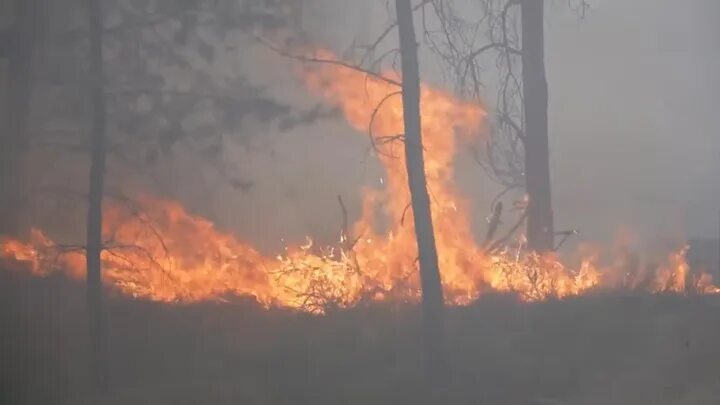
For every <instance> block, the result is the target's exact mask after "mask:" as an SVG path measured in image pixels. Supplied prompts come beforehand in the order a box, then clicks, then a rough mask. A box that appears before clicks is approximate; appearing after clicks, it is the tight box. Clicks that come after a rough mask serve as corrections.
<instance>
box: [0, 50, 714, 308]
mask: <svg viewBox="0 0 720 405" xmlns="http://www.w3.org/2000/svg"><path fill="white" fill-rule="evenodd" d="M316 56H317V57H318V58H322V59H333V55H332V54H330V53H328V52H324V51H319V52H318V53H317V55H316ZM389 77H392V78H393V79H397V76H395V75H392V74H389ZM303 80H304V83H305V85H306V87H307V89H308V90H309V91H310V92H311V93H313V94H315V95H317V96H319V97H321V98H323V99H324V100H326V101H327V102H329V103H332V104H334V105H337V106H338V107H339V108H340V110H341V111H342V112H343V115H344V117H345V119H346V121H347V123H348V124H349V125H350V126H351V127H352V128H354V129H355V130H357V131H358V132H359V133H361V134H367V133H368V132H369V133H370V134H371V135H372V138H373V143H374V147H375V149H376V155H377V158H378V159H379V161H380V163H381V164H382V165H383V167H384V169H385V177H384V179H383V185H384V188H382V189H371V188H367V189H366V190H364V197H363V205H362V207H363V209H362V213H361V215H360V218H359V219H358V220H357V221H356V222H355V223H354V224H353V225H352V226H351V227H350V229H348V230H347V234H345V232H343V233H342V235H341V238H340V242H339V244H338V246H337V247H334V248H331V247H328V248H317V247H315V246H313V243H312V240H311V239H308V240H307V242H306V243H305V244H304V245H301V246H297V247H288V248H286V249H285V251H284V252H282V254H280V255H278V256H277V257H268V256H266V255H263V254H261V253H260V252H259V251H258V250H256V249H255V248H253V246H252V245H251V244H250V243H247V242H244V241H240V240H238V239H237V238H236V237H235V236H233V235H231V234H229V233H226V232H223V231H220V230H218V229H217V228H216V227H215V226H214V224H213V223H211V222H210V221H208V220H206V219H204V218H201V217H198V216H195V215H192V214H190V213H188V212H187V211H186V210H185V209H184V208H183V207H182V205H180V204H179V203H177V202H172V201H165V200H160V199H157V198H152V197H148V196H141V197H139V198H137V200H136V202H135V203H134V205H128V204H125V203H112V204H107V207H106V210H105V218H104V219H105V224H104V235H105V238H106V241H105V242H106V249H105V250H104V251H103V254H102V259H103V275H104V280H105V282H106V283H107V284H108V285H109V286H111V287H112V288H114V289H115V290H116V291H119V292H120V293H123V294H127V295H130V296H133V297H138V298H144V299H150V300H156V301H162V302H195V301H201V300H222V299H224V298H225V297H228V296H251V297H254V298H255V299H256V300H257V301H258V302H259V303H261V304H262V305H264V306H266V307H271V306H282V307H289V308H296V309H301V310H307V311H312V312H323V311H326V310H327V309H328V308H331V307H338V308H346V307H351V306H353V305H357V304H358V303H359V302H362V301H366V300H400V301H416V300H417V299H419V296H420V292H419V277H418V266H417V263H416V258H417V248H416V242H415V234H414V229H413V221H412V215H413V213H412V209H411V208H410V207H409V204H410V194H409V191H408V188H407V184H408V181H407V174H406V172H405V161H404V148H403V145H402V135H401V134H402V133H403V119H402V113H403V106H402V99H401V97H400V93H399V88H397V86H395V85H394V84H392V83H391V82H388V81H384V80H381V79H378V78H375V77H372V76H368V75H366V74H365V73H362V72H358V71H355V70H352V69H348V68H346V67H343V66H339V65H336V64H319V65H315V66H313V67H312V68H310V69H306V70H304V72H303ZM421 111H422V120H423V121H422V130H423V134H422V135H423V144H424V149H425V162H426V174H427V186H428V190H429V192H430V195H431V203H432V206H431V210H432V219H433V223H434V228H435V233H436V242H437V248H438V254H439V264H440V269H441V272H442V281H443V286H444V290H445V294H446V299H447V301H448V303H449V304H456V305H462V304H467V303H469V302H471V301H473V300H475V299H476V298H477V297H479V296H480V294H482V293H483V292H485V291H490V290H495V291H501V292H512V293H516V294H517V295H518V296H519V297H520V298H521V299H523V300H526V301H536V300H544V299H548V298H563V297H568V296H573V295H579V294H583V293H586V292H588V291H590V290H594V289H598V288H611V287H625V288H641V287H642V288H645V289H647V290H649V291H652V292H675V293H682V292H686V291H690V290H692V291H697V292H701V293H718V292H720V290H719V289H718V288H717V287H714V286H713V284H712V280H711V278H710V276H709V275H701V276H700V277H698V278H697V279H695V280H691V277H690V274H689V268H688V265H687V263H686V262H685V255H684V253H685V252H684V251H681V252H676V253H673V254H672V255H671V256H670V257H669V259H668V260H667V263H666V264H665V265H663V266H661V267H660V268H659V269H657V270H654V269H651V270H650V271H649V273H648V272H642V271H640V272H638V271H636V272H635V273H634V274H632V275H626V277H618V274H625V273H624V272H627V269H626V267H627V266H609V267H605V268H603V267H602V266H599V265H598V264H597V263H596V260H595V259H594V257H592V256H589V257H587V258H585V259H584V260H583V261H582V263H581V264H580V266H579V267H578V268H577V269H571V268H568V267H566V266H564V265H563V264H562V263H561V261H560V260H559V259H558V258H557V257H555V256H554V255H544V256H538V255H533V254H530V255H526V254H524V253H522V252H521V249H520V247H517V248H516V249H514V250H511V249H508V250H506V251H504V252H501V253H499V254H495V255H488V254H486V253H485V252H484V251H483V249H482V247H481V246H479V245H478V244H477V243H476V241H475V238H474V235H473V233H472V230H471V229H470V223H471V221H470V218H471V213H470V204H469V202H468V200H467V199H465V198H463V197H462V195H461V194H460V192H459V190H458V189H457V187H456V186H455V182H454V172H453V161H454V159H455V155H456V153H457V150H458V149H459V148H458V144H459V143H461V142H464V141H467V140H471V139H472V138H473V137H476V136H479V135H480V133H481V129H482V127H483V123H484V120H485V117H486V111H485V110H484V109H483V107H482V106H481V105H479V104H477V103H473V102H468V101H462V100H458V99H456V98H454V97H453V96H452V95H451V94H449V93H446V92H444V91H440V90H438V89H434V88H431V87H430V86H426V85H424V86H422V92H421ZM378 223H383V224H388V226H386V231H384V232H379V231H377V229H378V226H377V225H378ZM0 242H1V243H0V248H1V249H2V250H1V251H0V253H1V255H2V256H1V257H2V258H3V260H5V261H10V262H12V263H13V266H12V267H13V268H18V267H20V268H24V269H27V270H28V271H30V272H32V273H33V274H36V275H39V276H42V275H47V274H50V273H53V272H63V273H65V274H66V275H68V276H69V277H72V278H76V279H82V278H83V277H84V275H85V258H84V253H83V251H82V250H80V249H73V248H71V247H70V248H67V247H66V248H63V247H61V246H57V245H56V244H54V243H53V242H52V241H51V240H50V239H49V238H47V237H46V236H45V235H44V234H43V233H42V232H41V231H38V230H35V231H33V232H32V235H31V238H30V240H29V241H28V242H27V243H23V242H19V241H16V240H12V239H6V240H4V241H0Z"/></svg>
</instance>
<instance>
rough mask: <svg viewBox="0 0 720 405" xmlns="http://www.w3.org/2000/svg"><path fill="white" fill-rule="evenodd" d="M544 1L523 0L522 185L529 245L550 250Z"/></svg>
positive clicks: (540, 249) (537, 249) (538, 249)
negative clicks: (523, 163) (523, 155)
mask: <svg viewBox="0 0 720 405" xmlns="http://www.w3.org/2000/svg"><path fill="white" fill-rule="evenodd" d="M544 3H545V2H544V1H543V0H523V1H522V3H521V7H522V8H521V10H522V42H523V43H522V72H523V94H524V99H525V129H526V130H525V133H526V139H525V187H526V192H527V195H528V199H529V202H528V208H527V210H528V217H527V237H528V247H529V248H530V249H531V250H534V251H539V252H543V251H550V250H552V249H553V247H554V246H553V245H554V235H555V231H554V228H553V210H552V197H551V190H550V154H549V146H548V86H547V80H546V77H545V60H544V59H545V39H544V26H543V21H544Z"/></svg>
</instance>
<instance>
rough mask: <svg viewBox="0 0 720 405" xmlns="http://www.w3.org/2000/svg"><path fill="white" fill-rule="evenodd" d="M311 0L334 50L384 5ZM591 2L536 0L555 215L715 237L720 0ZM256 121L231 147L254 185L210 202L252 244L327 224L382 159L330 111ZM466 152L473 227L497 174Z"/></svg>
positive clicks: (602, 233) (281, 82) (310, 12)
mask: <svg viewBox="0 0 720 405" xmlns="http://www.w3.org/2000/svg"><path fill="white" fill-rule="evenodd" d="M310 3H311V4H310V6H309V7H308V8H306V9H305V10H304V13H305V15H304V24H305V27H306V28H308V29H310V31H311V32H312V33H313V34H314V36H315V38H316V39H317V41H318V42H321V44H320V45H324V46H328V47H330V48H332V49H335V50H338V51H341V50H343V49H347V48H348V47H349V46H350V44H351V43H352V41H353V40H355V41H356V43H368V42H370V41H372V39H374V38H375V36H376V35H377V33H378V32H380V31H381V30H382V29H383V28H384V27H385V26H387V24H388V23H389V22H391V21H392V20H393V19H394V16H392V15H390V14H389V13H388V11H387V10H388V9H387V5H386V3H387V2H385V1H382V0H377V1H368V2H364V1H363V2H359V1H352V0H313V1H311V2H310ZM591 5H592V8H591V9H590V10H589V12H588V13H587V15H586V16H585V18H584V19H581V18H579V17H578V15H577V14H576V13H575V12H573V11H571V10H570V9H568V7H567V5H566V2H564V1H553V2H549V6H548V7H547V12H546V63H547V73H548V82H549V89H550V136H551V161H552V163H551V164H552V181H553V192H554V207H555V212H556V223H557V229H559V230H563V229H570V228H576V229H579V230H580V231H581V233H582V239H584V240H609V239H612V238H613V237H615V236H616V234H618V233H619V232H622V233H623V234H625V235H627V232H628V231H630V233H631V235H634V236H637V237H638V238H639V239H642V240H656V239H663V238H678V237H701V236H706V237H714V236H715V235H717V231H718V214H719V211H720V190H718V187H717V180H716V179H718V178H720V136H719V133H720V123H718V121H717V117H718V113H717V112H716V111H715V105H716V103H717V99H718V96H717V95H716V93H717V92H718V90H719V89H718V87H720V81H718V80H717V79H716V78H715V75H716V73H715V72H717V71H719V70H720V69H718V68H719V67H720V51H718V50H716V48H717V47H716V46H714V44H715V38H716V37H718V36H720V29H715V28H714V24H715V19H714V18H713V16H715V15H720V4H716V2H715V1H713V0H692V1H683V2H678V1H675V0H633V1H626V0H593V1H591ZM391 41H395V36H394V35H393V36H392V37H391ZM388 45H389V46H393V44H392V43H390V44H388ZM421 51H422V59H423V66H422V67H421V70H422V72H423V74H424V77H425V78H426V79H427V80H429V81H431V82H434V83H439V82H441V79H440V75H439V74H437V73H438V63H435V61H433V57H434V56H433V55H432V54H431V53H430V52H429V51H428V50H427V49H422V50H421ZM243 56H244V58H243V59H244V61H245V62H244V64H245V67H246V68H247V69H248V71H249V72H251V74H250V75H251V77H253V78H254V79H256V80H259V81H260V82H265V83H266V84H268V85H270V87H271V91H272V92H273V93H274V94H275V95H277V96H278V97H283V98H285V99H286V100H294V101H296V102H298V103H299V104H300V105H302V103H303V101H304V100H305V99H306V98H307V95H306V93H305V92H304V91H303V90H301V89H300V87H298V86H297V84H296V83H295V84H293V79H292V78H291V76H292V75H291V74H289V66H290V65H291V64H289V63H287V61H286V60H285V61H283V60H282V58H278V57H273V56H272V55H267V52H263V51H261V50H255V51H248V53H247V54H246V55H243ZM449 87H451V86H449ZM489 104H490V105H493V104H494V103H493V102H489ZM258 131H259V133H258V134H257V135H260V136H257V137H256V139H259V140H260V141H259V144H260V146H257V147H258V148H260V150H256V151H253V152H247V151H242V150H238V151H237V152H230V155H231V158H234V160H236V161H238V162H242V164H241V166H242V169H244V170H245V172H246V173H248V177H250V178H251V179H252V180H255V181H256V185H255V187H254V188H253V189H252V190H251V191H250V192H248V193H237V192H232V193H225V192H223V191H221V192H219V193H217V195H216V196H215V197H214V198H213V201H216V202H215V203H214V207H213V209H212V210H211V212H210V215H211V216H212V217H214V218H215V219H217V220H218V221H219V222H221V223H222V224H224V225H225V226H227V227H229V228H231V229H236V230H238V231H239V232H240V233H241V235H243V236H247V237H252V239H254V240H255V241H257V242H258V243H260V245H261V246H268V247H272V246H273V245H274V244H275V243H276V242H277V241H278V240H279V238H280V236H281V235H285V236H287V237H288V238H290V239H294V238H297V237H300V236H301V235H307V234H310V235H315V236H317V237H318V238H319V239H320V240H329V239H331V238H335V237H337V233H338V229H339V224H340V222H341V218H340V210H339V208H338V205H337V200H336V196H337V195H338V194H342V195H343V197H344V198H345V200H346V202H347V204H348V206H349V211H350V215H357V214H358V213H359V205H358V203H359V196H360V192H361V187H362V186H363V185H374V186H377V185H378V184H379V178H380V176H381V171H380V170H379V168H378V165H377V164H375V163H374V162H373V159H372V157H369V156H368V154H367V147H368V141H367V137H366V135H364V134H358V133H356V132H354V131H352V130H351V129H349V127H347V126H346V125H344V124H343V123H342V122H340V121H330V122H322V123H319V124H317V125H314V126H312V127H310V128H303V129H299V130H295V131H291V132H290V133H284V134H280V135H278V134H270V133H265V132H263V131H267V129H258ZM266 135H267V136H266ZM263 139H267V140H268V141H267V142H265V141H263ZM465 160H466V162H464V163H461V165H460V173H459V177H460V180H461V185H462V187H463V190H465V191H466V193H467V194H468V195H469V196H471V197H472V198H473V201H474V202H475V206H476V207H477V209H476V210H475V218H474V219H473V221H474V222H475V223H476V224H477V225H478V228H477V229H478V230H479V231H480V232H481V230H482V227H481V226H482V222H483V219H484V217H485V216H486V215H487V214H488V210H489V201H490V200H491V199H492V197H494V195H495V192H496V191H497V187H496V186H494V185H493V184H492V183H491V182H490V181H489V180H488V179H487V178H485V177H484V175H483V173H482V171H481V170H480V168H479V167H477V166H475V165H474V164H470V163H469V162H468V161H469V159H467V156H465ZM206 182H208V181H206ZM187 183H188V184H189V185H190V186H188V189H187V190H186V191H185V192H184V193H181V195H180V196H181V197H183V198H184V199H185V200H189V201H193V200H197V197H198V195H202V196H203V197H205V196H206V194H204V193H199V194H198V192H197V187H194V186H192V184H197V182H193V181H191V180H187ZM209 183H212V182H209ZM183 194H184V195H183ZM197 204H198V206H199V207H202V204H203V203H202V202H199V203H197ZM190 205H191V207H192V206H193V203H190ZM199 209H200V211H201V212H202V211H205V209H204V208H199ZM247 213H251V214H247ZM251 235H252V236H251Z"/></svg>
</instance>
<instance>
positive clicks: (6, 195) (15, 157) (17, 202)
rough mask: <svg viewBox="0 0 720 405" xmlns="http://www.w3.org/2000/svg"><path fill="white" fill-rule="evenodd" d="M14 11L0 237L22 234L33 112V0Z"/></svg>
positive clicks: (0, 156) (0, 154)
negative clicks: (27, 148) (26, 155)
mask: <svg viewBox="0 0 720 405" xmlns="http://www.w3.org/2000/svg"><path fill="white" fill-rule="evenodd" d="M14 10H15V17H14V22H13V24H12V28H11V30H10V31H7V32H5V35H4V38H3V39H4V41H3V42H4V44H3V45H4V48H5V49H4V53H5V56H6V57H7V59H8V88H7V96H8V99H7V100H8V109H7V114H8V116H7V126H6V127H5V129H4V130H3V132H2V139H1V140H0V142H1V143H0V145H2V147H1V148H0V234H16V233H17V232H18V231H19V223H18V220H17V218H18V212H19V209H20V207H21V205H22V202H21V198H22V197H21V196H22V195H23V190H22V187H21V185H22V181H21V178H20V177H21V176H22V173H21V172H22V170H21V167H20V166H21V162H22V155H23V152H24V150H25V146H26V145H27V142H28V130H27V127H28V117H29V113H30V93H31V91H30V90H31V79H32V76H31V72H32V55H33V45H34V35H33V34H34V24H35V21H34V18H33V17H34V15H35V14H36V13H35V11H36V8H35V3H34V0H16V1H15V3H14Z"/></svg>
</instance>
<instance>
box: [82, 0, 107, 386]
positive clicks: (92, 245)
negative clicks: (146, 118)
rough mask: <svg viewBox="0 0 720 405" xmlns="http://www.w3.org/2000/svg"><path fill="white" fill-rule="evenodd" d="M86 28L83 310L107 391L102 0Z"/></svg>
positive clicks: (95, 1) (98, 382) (96, 374)
mask: <svg viewBox="0 0 720 405" xmlns="http://www.w3.org/2000/svg"><path fill="white" fill-rule="evenodd" d="M87 1H88V3H87V4H88V11H89V13H88V15H89V24H90V76H91V81H92V95H91V97H92V101H93V105H94V111H93V118H92V128H91V133H90V138H91V139H90V151H91V156H90V181H89V183H90V184H89V193H88V216H87V240H86V243H87V254H86V257H87V306H88V317H89V318H88V321H89V322H88V323H89V325H88V326H89V332H90V361H91V364H90V372H91V376H92V378H93V379H94V381H93V383H94V386H95V388H96V389H97V390H98V391H100V392H104V391H106V390H107V388H108V358H107V327H106V319H105V309H104V302H103V288H102V261H101V258H100V256H101V253H102V250H103V241H102V213H103V212H102V202H103V188H104V182H105V160H106V157H107V156H106V155H107V150H106V139H105V131H106V114H107V112H106V106H105V92H104V84H103V49H102V48H103V30H102V4H101V1H102V0H87Z"/></svg>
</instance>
